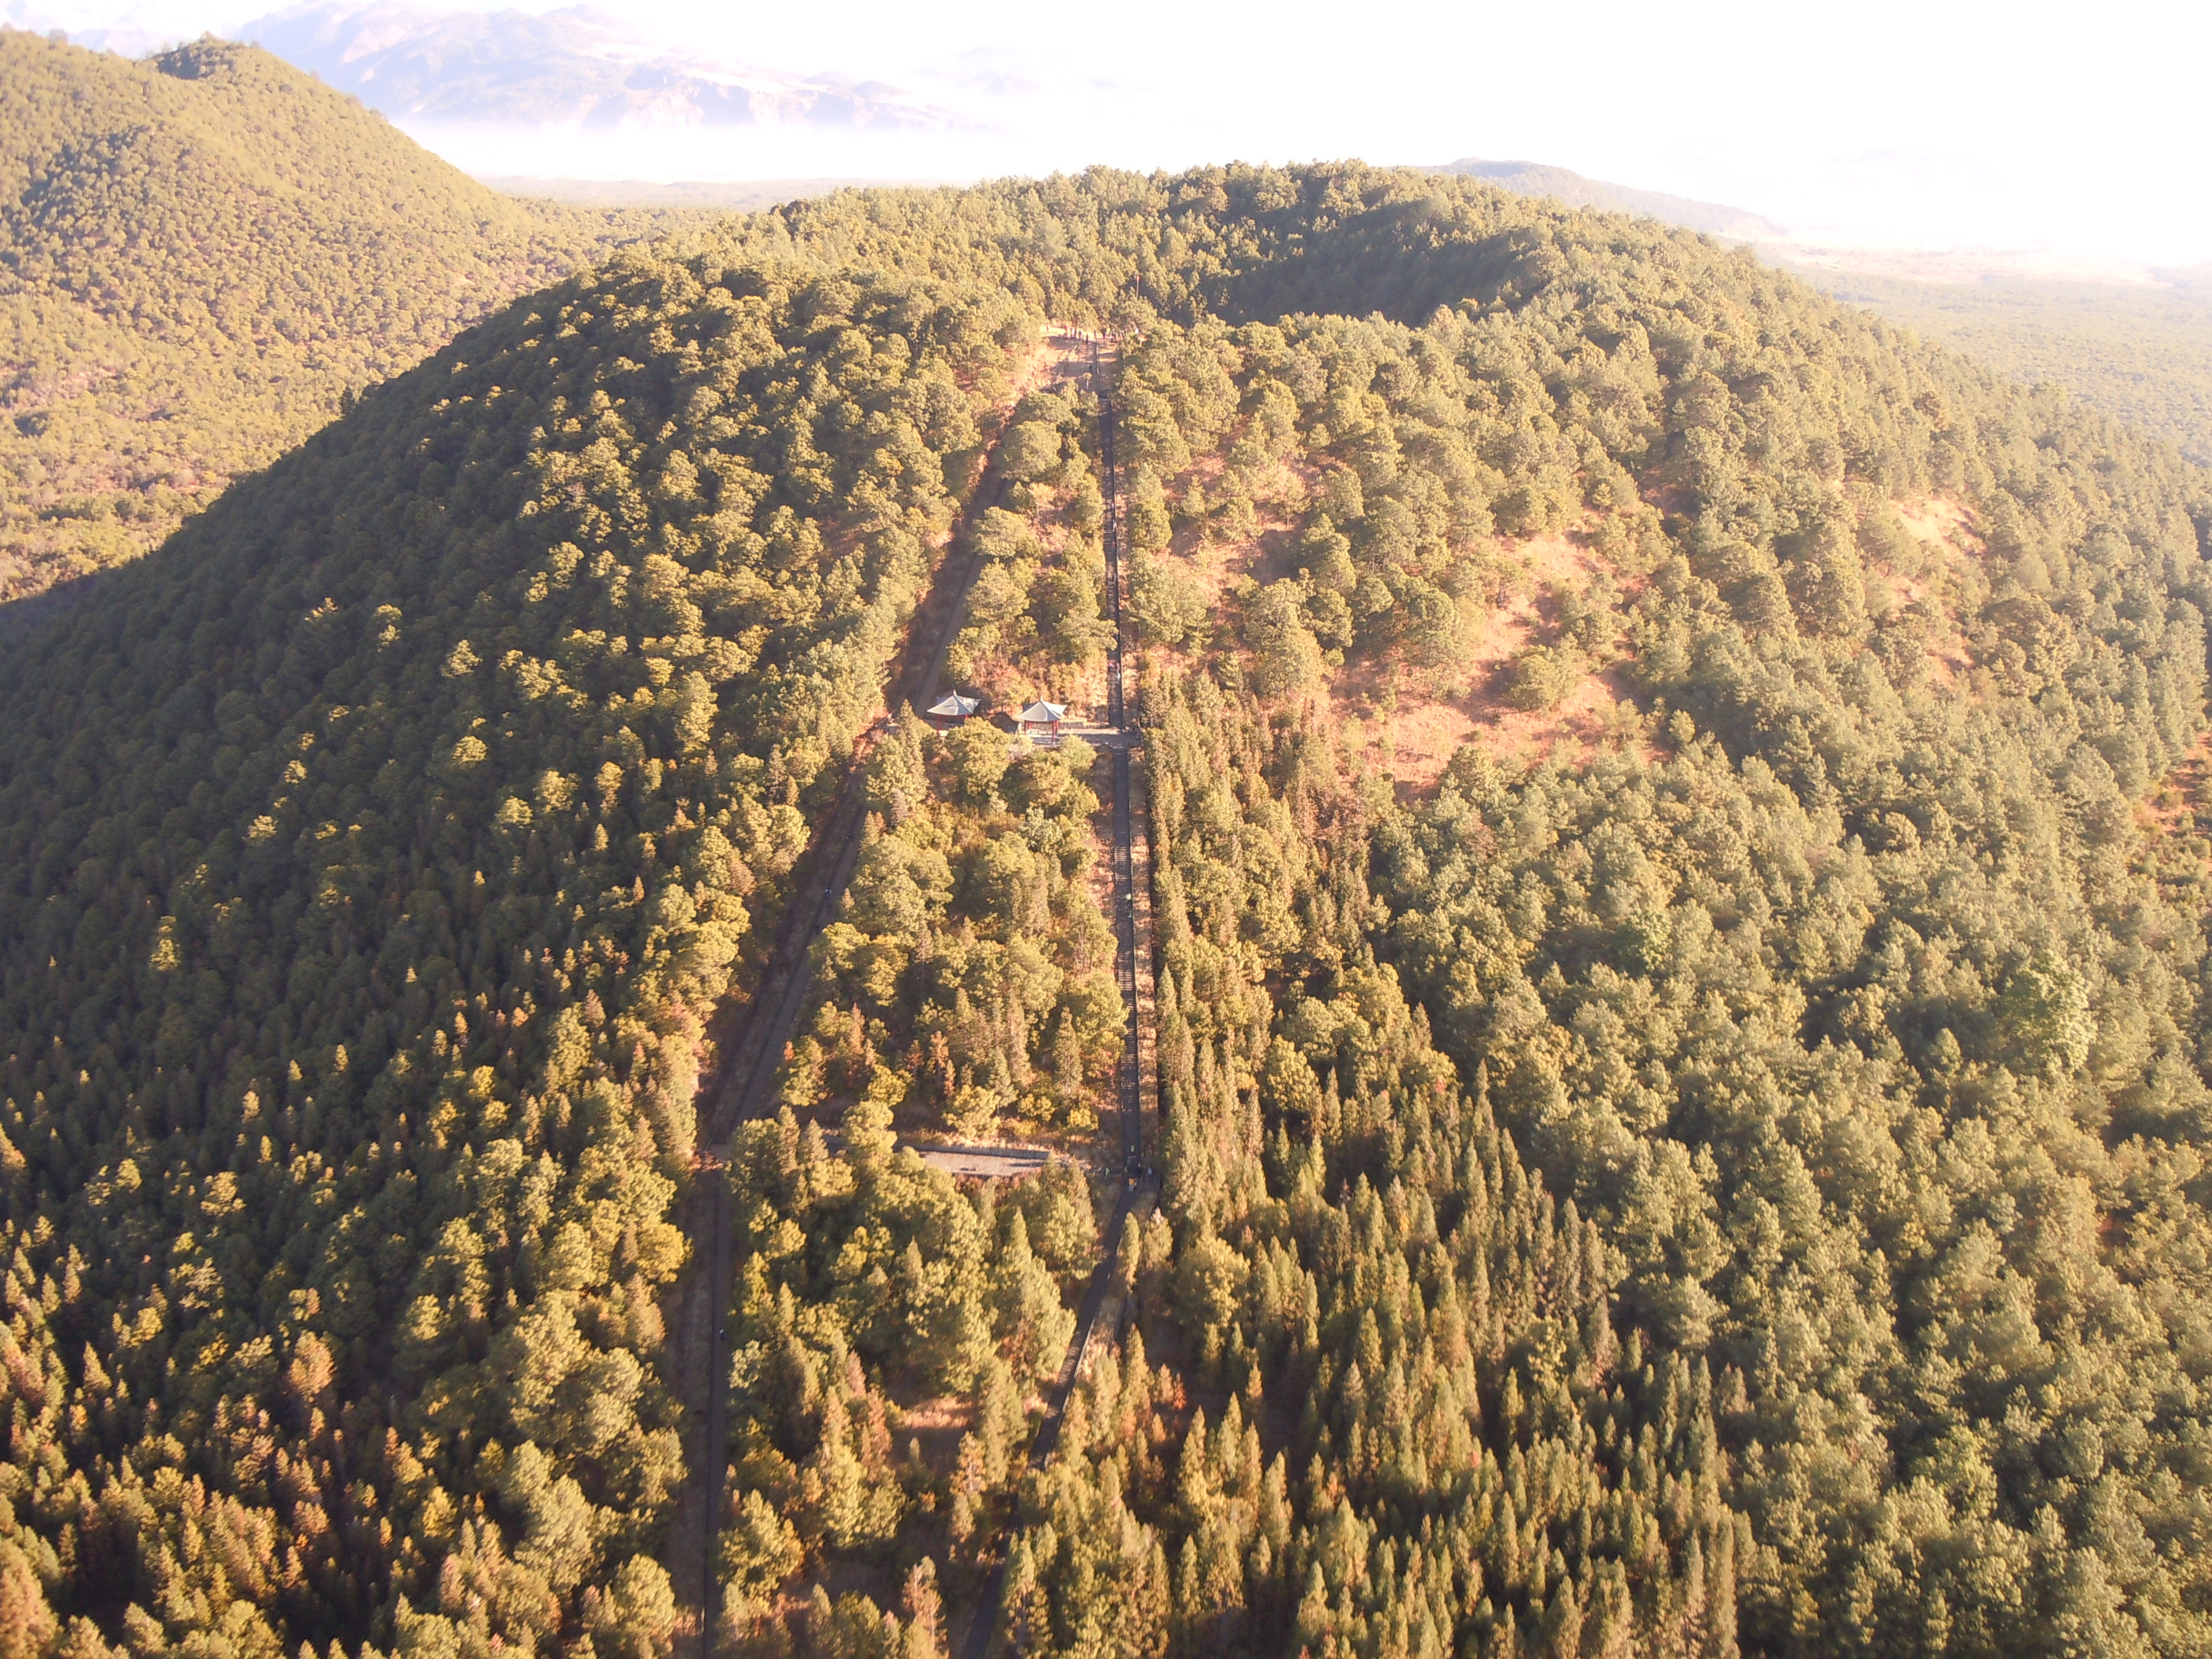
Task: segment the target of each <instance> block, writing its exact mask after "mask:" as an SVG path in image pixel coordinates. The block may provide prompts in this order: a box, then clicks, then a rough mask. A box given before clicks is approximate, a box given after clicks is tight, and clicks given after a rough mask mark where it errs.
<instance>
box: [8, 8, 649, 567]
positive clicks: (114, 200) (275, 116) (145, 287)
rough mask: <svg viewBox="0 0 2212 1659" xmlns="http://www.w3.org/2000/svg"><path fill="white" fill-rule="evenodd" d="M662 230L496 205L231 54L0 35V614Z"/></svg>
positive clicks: (285, 79)
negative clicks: (502, 312)
mask: <svg viewBox="0 0 2212 1659" xmlns="http://www.w3.org/2000/svg"><path fill="white" fill-rule="evenodd" d="M665 222H666V216H665V215H653V214H629V215H624V216H609V215H606V214H590V213H584V212H580V211H578V210H574V209H568V208H560V207H555V206H553V205H551V204H528V203H523V202H517V201H513V200H512V199H510V198H508V197H502V196H501V195H499V194H497V193H495V192H494V191H490V190H489V189H487V188H485V187H484V186H483V185H479V184H477V182H476V181H475V180H473V179H470V178H468V177H467V176H466V175H465V174H464V173H460V172H459V171H458V170H457V169H455V168H454V167H451V166H449V165H447V163H446V162H444V161H440V160H439V159H438V158H437V157H436V156H435V155H431V154H430V153H429V152H428V151H427V150H425V149H421V148H420V147H419V146H417V145H416V143H414V142H413V141H412V140H410V139H409V138H408V137H406V136H405V135H404V134H403V133H401V132H399V131H396V130H395V129H394V128H393V127H392V126H391V125H389V124H388V123H387V122H386V121H384V120H383V119H381V118H379V117H378V116H376V115H374V114H372V113H370V112H368V111H367V110H365V109H363V108H362V107H361V106H360V105H359V104H358V103H357V102H356V101H355V100H352V99H350V98H349V97H347V96H345V95H344V94H342V93H339V92H336V91H333V90H332V89H331V88H329V87H326V86H320V85H318V84H317V83H316V82H314V81H313V79H311V78H310V77H309V76H307V75H305V74H303V73H301V71H300V70H296V69H294V68H292V67H291V66H290V65H289V64H283V63H281V62H279V61H278V60H277V59H276V58H272V57H270V55H269V54H268V53H266V52H258V51H256V50H255V49H253V48H252V47H251V46H234V45H232V44H230V43H228V42H226V41H218V40H202V41H200V42H198V43H197V44H195V45H191V46H181V47H179V48H177V49H176V50H174V51H172V52H164V53H162V54H161V55H159V56H157V57H155V58H149V59H148V60H146V61H143V62H138V63H133V62H131V61H129V60H127V59H125V58H118V57H115V56H112V55H111V54H107V53H103V52H88V51H85V50H83V49H82V48H81V47H77V46H70V45H67V44H65V43H64V42H60V41H57V40H49V39H47V38H46V37H44V36H41V35H34V34H28V33H22V32H20V31H16V30H7V29H0V599H15V598H19V597H21V596H22V595H24V594H27V593H30V592H36V591H38V590H40V589H41V588H44V587H46V586H51V585H52V583H53V582H55V581H58V580H64V579H65V578H67V577H69V576H71V575H76V574H83V573H84V572H87V571H89V570H94V569H98V568H103V567H106V566H108V565H112V564H114V563H117V562H120V561H122V560H124V559H127V558H130V557H131V556H134V555H136V554H137V553H140V552H143V551H144V550H145V549H147V548H148V547H149V546H151V545H152V544H154V543H155V542H157V541H159V540H160V539H161V538H162V537H163V536H165V535H167V533H168V532H169V531H170V530H171V529H173V528H174V527H175V526H176V524H177V523H178V521H179V520H180V519H182V518H183V517H184V516H185V514H187V513H190V512H191V511H193V510H194V509H195V508H197V507H199V506H201V505H204V503H205V502H206V501H209V500H210V499H212V497H213V496H214V495H216V494H217V493H218V492H219V491H221V490H222V488H223V487H224V485H225V484H226V483H228V481H229V479H230V478H231V477H232V476H234V474H236V473H237V472H239V471H244V470H250V469H252V468H256V467H260V466H264V465H267V464H268V463H269V462H270V461H271V460H273V459H275V458H276V456H277V455H278V454H280V453H283V451H284V450H286V449H288V448H289V447H291V446H292V445H293V444H295V443H296V442H298V441H300V440H301V438H303V437H305V436H306V435H307V434H308V433H310V432H312V431H313V430H314V429H315V428H317V427H319V426H320V425H321V424H322V423H323V422H325V421H326V420H328V419H329V418H330V416H332V415H333V414H335V413H337V410H338V408H339V407H340V404H341V403H342V400H343V397H344V394H345V393H347V392H349V391H355V390H358V389H359V388H361V387H362V386H367V385H369V384H370V383H372V382H374V381H377V380H383V379H385V378H386V376H388V375H390V374H394V373H396V372H398V370H400V369H402V368H406V367H408V366H409V365H410V364H411V363H413V362H416V361H417V360H419V359H420V358H421V357H422V356H424V355H425V354H427V353H428V352H430V351H434V350H435V349H437V348H438V347H440V346H441V345H443V344H444V343H446V342H447V340H449V339H451V338H452V337H453V335H454V334H455V333H456V332H458V331H459V330H460V329H461V328H463V327H465V326H466V325H468V324H470V323H471V322H474V321H475V320H476V319H477V318H479V317H482V316H483V315H484V314H485V313H487V312H489V310H491V309H492V308H493V307H495V306H497V305H499V304H501V303H502V302H504V301H507V299H509V298H511V297H513V295H516V294H518V293H520V292H522V291H524V290H526V289H531V288H534V287H537V286H538V285H540V284H542V283H546V282H550V281H551V280H553V279H555V278H556V277H558V276H563V275H565V274H567V273H568V271H570V270H574V268H575V267H576V266H578V265H579V264H585V263H588V262H589V261H591V260H592V259H593V258H596V257H598V255H599V253H601V252H604V251H605V249H606V248H607V247H608V246H611V244H612V243H613V242H614V241H617V240H623V239H625V238H627V237H632V236H635V234H640V233H641V232H644V231H647V230H650V229H653V228H656V227H658V226H659V225H661V224H664V223H665Z"/></svg>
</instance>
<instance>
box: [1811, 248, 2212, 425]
mask: <svg viewBox="0 0 2212 1659" xmlns="http://www.w3.org/2000/svg"><path fill="white" fill-rule="evenodd" d="M1805 276H1806V278H1807V280H1808V281H1809V282H1811V283H1814V285H1815V286H1816V287H1818V288H1820V289H1824V290H1826V292H1828V293H1830V294H1832V295H1835V296H1836V297H1837V298H1838V299H1839V300H1842V301H1845V302H1846V303H1848V304H1851V305H1862V306H1870V307H1873V308H1874V309H1875V310H1876V311H1879V312H1880V313H1881V314H1882V315H1883V316H1885V317H1887V318H1888V319H1890V320H1891V321H1893V322H1894V323H1897V324H1899V325H1902V326H1904V327H1906V328H1911V329H1913V330H1916V331H1918V332H1919V333H1920V334H1921V335H1922V336H1923V337H1926V338H1928V339H1930V340H1939V341H1941V342H1942V343H1944V344H1946V345H1948V346H1950V347H1952V348H1954V349H1956V350H1959V351H1962V352H1965V353H1966V354H1967V355H1968V356H1972V358H1973V359H1974V360H1975V361H1976V362H1979V363H1982V364H1984V365H1986V366H1987V367H1988V368H1991V369H1994V370H1995V371H1996V373H1998V374H2003V375H2005V376H2007V377H2008V378H2009V379H2011V380H2018V381H2020V382H2021V384H2022V385H2025V386H2037V385H2041V384H2043V383H2045V382H2046V381H2047V382H2049V383H2051V384H2052V385H2054V386H2064V387H2065V388H2066V389H2067V390H2068V391H2069V392H2071V393H2073V394H2074V395H2075V397H2077V398H2081V400H2082V402H2084V403H2085V404H2088V405H2089V406H2090V407H2092V408H2094V409H2100V410H2103V411H2104V412H2106V414H2108V415H2112V416H2116V417H2117V418H2118V419H2120V420H2123V421H2125V422H2127V423H2128V424H2129V425H2130V426H2132V427H2134V428H2136V429H2137V430H2138V431H2142V432H2148V433H2152V434H2154V435H2157V436H2159V437H2161V438H2164V439H2165V440H2166V441H2167V442H2169V443H2171V444H2172V445H2173V446H2174V447H2176V448H2178V449H2179V450H2180V451H2181V453H2183V454H2185V455H2186V456H2188V457H2189V459H2191V460H2192V461H2195V462H2196V463H2197V465H2200V466H2205V465H2212V288H2208V287H2207V286H2206V285H2205V284H2204V283H2202V282H2201V281H2199V282H2198V283H2195V284H2193V285H2192V284H2191V283H2189V282H2188V281H2186V280H2174V281H2170V282H2169V283H2167V284H2166V285H2165V286H2160V287H2152V286H2122V285H2120V284H2118V283H2062V282H2025V281H2022V282H1977V283H1920V282H1911V281H1907V280H1905V279H1901V278H1898V277H1887V276H1874V275H1870V274H1868V273H1864V272H1856V271H1848V270H1819V271H1807V272H1806V273H1805ZM2172 276H2174V277H2176V278H2185V276H2186V273H2181V272H2176V273H2172Z"/></svg>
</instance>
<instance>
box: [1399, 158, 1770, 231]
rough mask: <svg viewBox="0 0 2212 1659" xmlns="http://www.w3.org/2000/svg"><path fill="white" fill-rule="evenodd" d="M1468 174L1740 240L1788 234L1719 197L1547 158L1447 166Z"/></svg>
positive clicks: (1520, 190) (1572, 203) (1522, 191)
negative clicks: (1643, 185) (1616, 180)
mask: <svg viewBox="0 0 2212 1659" xmlns="http://www.w3.org/2000/svg"><path fill="white" fill-rule="evenodd" d="M1443 172H1446V173H1458V174H1461V175H1462V176H1463V177H1465V178H1468V179H1481V180H1482V181H1483V182H1484V183H1485V184H1491V185H1498V187H1499V188H1500V189H1503V190H1510V191H1514V192H1515V193H1516V195H1521V196H1542V197H1548V198H1549V199H1551V200H1553V201H1555V202H1559V203H1563V204H1565V205H1566V206H1568V207H1577V208H1595V209H1597V210H1599V211H1600V212H1603V213H1635V214H1641V215H1642V216H1644V217H1645V218H1648V219H1657V220H1659V221H1661V222H1662V223H1665V224H1670V225H1680V226H1681V227H1682V228H1684V229H1686V230H1701V231H1704V232H1705V234H1708V235H1711V236H1726V237H1729V238H1731V239H1733V240H1737V241H1770V240H1779V239H1781V238H1783V237H1784V236H1786V235H1787V234H1789V233H1788V232H1786V231H1784V229H1783V228H1782V227H1781V226H1779V225H1778V224H1776V223H1775V222H1773V221H1772V220H1771V219H1764V218H1761V217H1760V216H1759V215H1758V214H1756V213H1750V212H1747V211H1745V210H1743V209H1742V208H1733V207H1725V206H1723V205H1722V204H1720V203H1717V202H1698V201H1692V199H1690V198H1689V197H1686V196H1669V195H1668V194H1667V193H1666V192H1665V191H1657V190H1640V189H1638V187H1637V186H1635V185H1612V184H1607V183H1606V181H1605V180H1603V179H1586V178H1584V177H1583V175H1582V174H1581V173H1576V172H1574V171H1573V170H1572V169H1571V168H1568V167H1553V166H1550V165H1548V164H1547V163H1546V162H1542V161H1479V160H1477V159H1476V158H1474V157H1473V156H1468V157H1466V158H1464V159H1462V160H1461V161H1454V162H1453V163H1451V165H1450V166H1449V167H1445V168H1443Z"/></svg>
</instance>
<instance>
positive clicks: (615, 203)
mask: <svg viewBox="0 0 2212 1659" xmlns="http://www.w3.org/2000/svg"><path fill="white" fill-rule="evenodd" d="M477 177H478V178H479V179H481V180H482V181H483V183H484V184H487V185H490V186H491V188H492V189H494V190H496V191H501V192H502V193H504V194H506V195H508V196H520V197H523V198H525V199H526V200H531V201H539V202H560V203H562V204H566V205H568V206H569V207H581V208H676V209H682V210H690V211H694V212H700V213H757V212H758V211H760V210H761V209H763V208H770V207H775V206H776V205H778V204H781V203H784V202H795V201H800V200H803V199H805V198H806V197H814V196H827V195H829V193H830V192H831V191H838V190H844V189H847V188H848V187H855V188H872V189H887V188H891V187H895V186H898V185H921V184H927V183H929V182H931V181H930V180H927V179H732V180H728V181H723V180H719V179H680V180H678V181H677V182H675V183H672V184H661V183H656V182H654V181H653V180H651V179H559V178H545V177H541V176H538V175H537V174H519V173H480V174H478V175H477Z"/></svg>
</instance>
